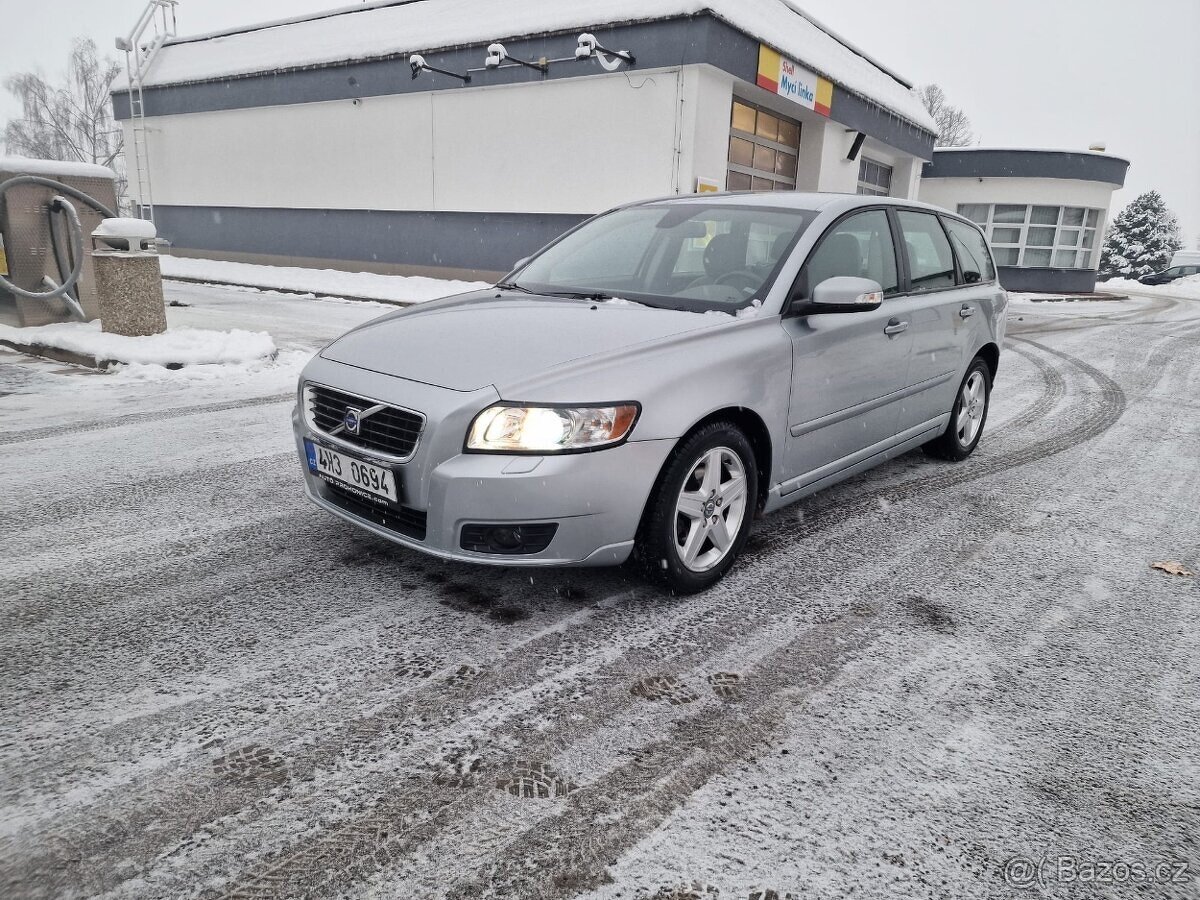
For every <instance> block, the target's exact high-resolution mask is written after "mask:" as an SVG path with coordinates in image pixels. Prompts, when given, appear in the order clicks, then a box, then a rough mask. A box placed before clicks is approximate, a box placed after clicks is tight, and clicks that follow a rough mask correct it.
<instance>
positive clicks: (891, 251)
mask: <svg viewBox="0 0 1200 900" xmlns="http://www.w3.org/2000/svg"><path fill="white" fill-rule="evenodd" d="M806 269H807V277H808V282H807V290H808V292H809V295H810V296H811V295H812V291H813V289H814V288H815V287H816V286H817V285H818V284H820V283H821V282H822V281H825V280H826V279H828V278H837V277H839V276H847V275H848V276H851V277H853V278H870V279H871V280H872V281H874V282H876V283H878V284H879V285H880V286H882V287H883V290H884V293H886V294H894V293H896V291H898V290H899V289H900V279H899V278H898V277H897V275H896V248H895V246H894V245H893V243H892V231H891V228H890V227H889V225H888V217H887V213H885V212H884V211H883V210H881V209H873V210H869V211H867V212H862V213H858V214H857V215H853V216H850V217H849V218H846V219H843V220H842V221H841V222H839V223H838V224H837V225H835V226H834V227H833V228H832V229H831V230H830V231H829V233H828V234H826V235H825V237H823V238H822V239H821V244H820V246H819V247H817V249H816V250H814V251H813V253H812V255H811V256H810V257H809V258H808V264H807V266H806Z"/></svg>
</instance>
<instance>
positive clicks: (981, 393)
mask: <svg viewBox="0 0 1200 900" xmlns="http://www.w3.org/2000/svg"><path fill="white" fill-rule="evenodd" d="M991 403H992V370H991V369H990V368H989V367H988V364H987V362H986V361H985V360H984V359H983V358H982V357H980V356H977V357H975V359H973V360H972V361H971V365H970V366H968V367H967V374H966V375H964V376H963V380H962V384H960V385H959V386H958V392H957V393H956V394H955V395H954V407H953V408H952V409H951V410H950V421H949V422H948V423H947V425H946V430H945V431H943V432H942V433H941V435H939V436H938V437H936V438H934V439H933V440H932V441H930V442H929V443H928V444H926V445H925V446H924V447H923V448H922V449H923V450H924V451H925V452H926V453H927V454H928V455H930V456H933V457H936V458H937V459H945V460H949V461H950V462H962V461H963V460H964V459H966V458H967V457H968V456H970V455H971V454H972V453H974V452H975V448H976V447H978V446H979V440H980V438H982V437H983V426H984V424H985V423H986V422H987V414H988V410H989V409H990V408H991ZM968 404H970V405H968ZM964 408H965V409H966V410H967V412H966V415H965V417H964V415H963V411H964Z"/></svg>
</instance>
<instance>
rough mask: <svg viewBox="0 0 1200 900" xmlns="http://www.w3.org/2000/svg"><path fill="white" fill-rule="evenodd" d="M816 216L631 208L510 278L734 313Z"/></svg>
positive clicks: (753, 296)
mask: <svg viewBox="0 0 1200 900" xmlns="http://www.w3.org/2000/svg"><path fill="white" fill-rule="evenodd" d="M815 218H816V213H815V212H811V211H808V210H794V209H768V208H763V207H755V206H735V205H732V204H701V203H674V204H672V203H657V204H649V205H646V206H636V207H632V208H629V209H622V210H618V211H616V212H613V213H609V214H607V215H604V216H601V217H599V218H597V219H594V220H593V221H591V222H588V223H587V224H585V225H584V226H582V227H581V228H579V229H578V230H576V231H574V232H572V233H571V234H569V235H567V236H566V237H564V238H563V239H562V240H560V241H559V242H558V243H556V244H554V245H553V246H551V247H549V248H548V249H547V250H546V251H545V252H543V253H542V254H540V255H539V256H537V257H536V258H534V259H533V261H531V262H530V263H529V264H528V265H527V266H525V268H523V269H522V270H520V272H519V273H518V274H517V275H516V276H514V277H513V278H512V279H510V280H509V284H510V286H512V287H515V288H517V289H520V290H526V291H530V292H535V293H540V294H552V295H565V296H578V297H581V298H584V299H608V298H621V299H625V300H632V301H635V302H638V303H644V304H646V305H648V306H656V307H662V308H666V309H679V310H687V311H691V312H705V311H707V310H720V311H725V312H733V311H736V310H738V309H741V308H743V307H747V306H750V305H751V304H753V303H754V301H755V300H762V299H763V298H764V297H765V296H766V294H767V291H769V290H770V287H771V285H772V284H773V283H774V281H775V278H776V276H777V275H778V273H779V269H780V268H781V267H782V265H783V262H784V261H785V260H786V259H787V256H788V254H789V253H790V252H791V250H792V248H793V247H794V246H795V245H796V242H797V241H798V240H799V238H800V236H801V235H802V234H803V233H804V229H805V228H807V227H808V225H809V224H811V222H812V221H813V219H815Z"/></svg>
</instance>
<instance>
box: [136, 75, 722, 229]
mask: <svg viewBox="0 0 1200 900" xmlns="http://www.w3.org/2000/svg"><path fill="white" fill-rule="evenodd" d="M684 80H685V79H684V78H683V77H682V76H681V73H680V71H679V70H674V71H672V70H663V71H657V72H652V73H639V74H638V77H637V78H636V79H627V78H626V77H625V76H624V75H621V74H616V75H604V76H593V77H590V78H581V79H575V80H572V81H558V82H546V83H541V84H527V85H508V86H502V87H486V88H477V89H472V88H466V89H464V90H461V91H443V92H436V93H425V94H406V95H398V96H390V97H369V98H365V99H358V100H353V101H352V100H337V101H330V102H321V103H303V104H296V105H292V106H275V107H264V108H259V109H230V110H220V111H212V112H197V113H187V114H183V115H175V116H166V117H156V118H151V119H148V120H147V128H148V145H149V150H150V160H151V173H152V179H153V181H152V191H153V198H154V203H155V205H156V206H203V207H247V208H266V207H270V208H287V209H343V210H344V209H361V210H366V209H386V210H410V211H418V210H419V211H473V212H512V211H522V212H530V213H575V214H583V213H594V212H596V211H599V210H603V209H607V208H608V207H611V206H615V205H618V204H621V203H625V202H628V201H631V200H636V199H640V198H643V197H652V196H657V195H661V194H667V193H673V192H674V189H675V186H676V181H677V177H678V165H679V161H678V158H677V154H676V147H677V146H678V142H679V130H680V122H679V121H678V120H679V111H680V109H681V108H682V106H683V104H682V103H681V97H682V92H683V90H684V84H683V82H684ZM687 80H688V81H689V82H690V85H689V87H690V90H691V91H692V92H693V93H694V94H696V93H698V91H699V83H700V80H701V79H700V75H699V73H697V72H695V71H693V72H691V73H689V75H688V78H687ZM125 124H126V128H128V127H129V126H128V122H127V123H125ZM127 137H128V136H127ZM581 166H582V171H581ZM581 176H582V177H581ZM131 187H134V186H132V185H131ZM135 193H136V188H135ZM139 199H140V198H139Z"/></svg>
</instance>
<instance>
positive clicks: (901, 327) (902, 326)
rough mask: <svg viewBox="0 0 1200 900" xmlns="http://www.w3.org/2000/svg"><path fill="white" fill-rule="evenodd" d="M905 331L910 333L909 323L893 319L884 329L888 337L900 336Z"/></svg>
mask: <svg viewBox="0 0 1200 900" xmlns="http://www.w3.org/2000/svg"><path fill="white" fill-rule="evenodd" d="M903 331H908V323H907V322H901V321H900V320H899V319H892V320H891V321H890V322H888V323H887V327H886V328H884V329H883V333H884V334H886V335H893V334H900V333H901V332H903Z"/></svg>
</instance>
